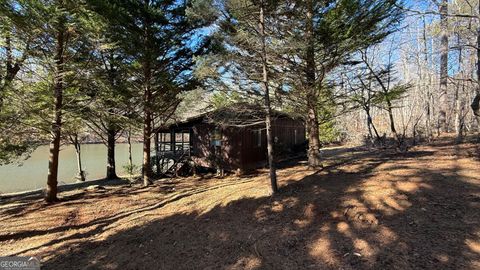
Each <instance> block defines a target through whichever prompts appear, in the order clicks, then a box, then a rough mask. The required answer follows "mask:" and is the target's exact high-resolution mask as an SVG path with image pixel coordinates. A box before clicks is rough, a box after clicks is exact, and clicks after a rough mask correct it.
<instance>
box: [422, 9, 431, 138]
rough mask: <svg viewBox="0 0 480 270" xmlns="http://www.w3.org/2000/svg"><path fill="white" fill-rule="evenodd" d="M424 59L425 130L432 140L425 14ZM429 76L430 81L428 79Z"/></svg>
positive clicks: (429, 77)
mask: <svg viewBox="0 0 480 270" xmlns="http://www.w3.org/2000/svg"><path fill="white" fill-rule="evenodd" d="M422 41H423V61H424V65H423V67H422V69H424V72H422V74H423V75H424V78H422V82H423V87H424V88H425V90H426V98H425V101H426V102H425V110H426V117H425V131H426V133H427V134H426V136H427V140H428V141H430V140H431V138H432V120H431V118H432V116H431V113H432V112H431V100H432V99H431V91H430V86H431V81H430V80H431V76H430V74H429V72H428V68H427V67H428V44H427V23H426V21H425V16H423V40H422ZM427 78H428V81H427Z"/></svg>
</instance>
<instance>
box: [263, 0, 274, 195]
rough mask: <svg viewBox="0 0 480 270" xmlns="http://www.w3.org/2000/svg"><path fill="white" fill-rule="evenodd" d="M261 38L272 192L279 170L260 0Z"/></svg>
mask: <svg viewBox="0 0 480 270" xmlns="http://www.w3.org/2000/svg"><path fill="white" fill-rule="evenodd" d="M259 27H260V38H261V40H262V73H263V79H262V83H263V90H264V94H265V126H266V129H267V155H268V167H269V170H270V184H271V188H272V193H273V194H275V193H277V192H278V185H277V172H276V168H275V160H274V153H273V143H274V142H273V134H272V109H271V105H270V90H269V85H268V70H267V49H266V44H265V38H266V37H265V16H264V1H263V0H262V1H261V2H260V20H259Z"/></svg>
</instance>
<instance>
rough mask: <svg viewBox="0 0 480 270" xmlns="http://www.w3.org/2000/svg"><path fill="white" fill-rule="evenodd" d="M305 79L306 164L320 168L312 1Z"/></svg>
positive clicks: (308, 6)
mask: <svg viewBox="0 0 480 270" xmlns="http://www.w3.org/2000/svg"><path fill="white" fill-rule="evenodd" d="M306 20H307V21H306V27H307V29H306V39H307V51H306V63H307V66H306V75H307V76H306V77H307V121H306V126H307V133H308V164H309V165H310V167H313V168H316V167H320V166H322V160H321V155H320V147H321V145H320V131H319V122H318V113H317V106H318V95H317V89H316V87H315V85H316V82H315V81H316V71H315V36H314V31H313V1H312V0H308V2H307V14H306Z"/></svg>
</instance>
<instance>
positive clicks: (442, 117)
mask: <svg viewBox="0 0 480 270" xmlns="http://www.w3.org/2000/svg"><path fill="white" fill-rule="evenodd" d="M439 9H440V31H441V33H440V106H439V107H440V111H439V119H438V131H439V132H442V131H443V132H448V126H447V108H448V98H447V93H448V51H449V48H448V0H442V2H441V4H440V7H439Z"/></svg>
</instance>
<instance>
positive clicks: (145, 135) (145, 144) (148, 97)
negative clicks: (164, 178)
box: [142, 79, 152, 186]
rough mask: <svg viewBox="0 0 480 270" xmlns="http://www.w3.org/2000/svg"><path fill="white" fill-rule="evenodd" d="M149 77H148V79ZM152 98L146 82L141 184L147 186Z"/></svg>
mask: <svg viewBox="0 0 480 270" xmlns="http://www.w3.org/2000/svg"><path fill="white" fill-rule="evenodd" d="M149 80H150V79H148V81H149ZM151 99H152V93H151V90H150V86H149V85H148V84H147V86H146V87H145V93H144V106H145V107H144V110H143V113H144V120H143V167H142V169H143V170H142V171H143V185H144V186H148V185H149V184H151V183H152V179H151V177H152V166H151V157H150V144H151V138H150V137H151V135H152V126H151V125H152V115H151V111H150V108H149V107H150V101H151Z"/></svg>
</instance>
